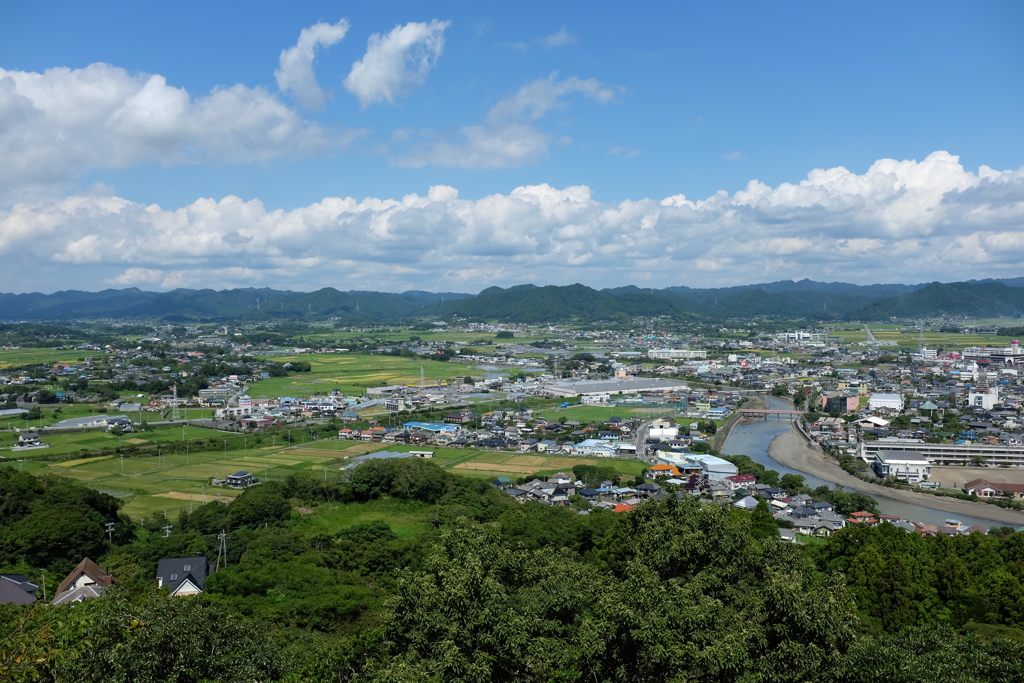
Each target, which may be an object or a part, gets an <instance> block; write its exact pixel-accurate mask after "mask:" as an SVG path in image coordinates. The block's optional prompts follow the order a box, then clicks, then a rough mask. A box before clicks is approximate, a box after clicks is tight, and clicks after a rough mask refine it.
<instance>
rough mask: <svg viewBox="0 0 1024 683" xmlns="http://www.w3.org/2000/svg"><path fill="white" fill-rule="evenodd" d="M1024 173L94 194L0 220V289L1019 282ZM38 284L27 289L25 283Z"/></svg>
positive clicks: (913, 164)
mask: <svg viewBox="0 0 1024 683" xmlns="http://www.w3.org/2000/svg"><path fill="white" fill-rule="evenodd" d="M1022 223H1024V168H1022V169H1018V170H1016V171H996V170H993V169H990V168H988V167H985V166H983V167H981V169H979V170H978V171H977V172H971V171H968V170H966V169H964V168H963V166H962V165H961V164H960V162H959V159H958V158H957V157H955V156H953V155H950V154H948V153H946V152H935V153H933V154H931V155H929V156H928V157H927V158H925V159H923V160H921V161H894V160H891V159H883V160H879V161H877V162H876V163H874V164H872V166H871V167H870V168H869V169H868V170H867V171H865V172H864V173H861V174H857V173H853V172H851V171H849V170H847V169H845V168H842V167H838V168H832V169H816V170H814V171H811V172H810V173H809V174H808V176H807V178H806V179H804V180H802V181H799V182H797V183H782V184H780V185H778V186H777V187H770V186H767V185H765V184H763V183H759V182H757V181H751V182H750V183H749V184H748V185H747V187H746V188H744V189H743V190H741V191H739V192H736V193H734V194H731V195H730V194H727V193H725V192H719V193H716V194H714V195H712V196H710V197H707V198H706V199H700V200H691V199H687V198H686V197H685V196H683V195H675V196H672V197H667V198H664V199H661V200H656V199H636V200H625V201H621V202H617V203H607V202H601V201H597V200H595V199H594V198H593V196H592V194H591V192H590V190H589V188H587V187H585V186H575V187H566V188H562V189H559V188H555V187H551V186H548V185H533V186H525V187H518V188H515V189H514V190H512V191H511V192H509V193H507V194H494V195H490V196H487V197H483V198H480V199H477V200H471V199H464V198H461V197H460V196H459V193H458V191H457V190H456V189H455V188H452V187H448V186H436V187H433V188H430V191H429V192H428V193H427V194H426V196H419V195H416V194H411V195H407V196H405V197H402V198H401V199H376V198H367V199H362V200H356V199H353V198H350V197H349V198H336V197H328V198H325V199H323V200H322V201H320V202H317V203H315V204H312V205H309V206H305V207H301V208H298V209H295V210H292V211H282V210H277V209H270V208H268V207H266V206H264V205H263V204H262V203H261V202H259V201H256V200H250V201H244V200H242V199H239V198H238V197H225V198H223V199H221V200H213V199H200V200H197V201H195V202H193V203H192V204H190V205H188V206H184V207H181V208H178V209H163V208H161V207H158V206H155V205H150V206H146V205H142V204H137V203H134V202H130V201H128V200H125V199H122V198H119V197H110V196H102V195H89V196H75V197H67V198H65V199H63V200H61V201H58V202H49V203H40V204H34V205H29V204H22V205H17V206H15V207H13V208H12V209H10V210H9V211H6V212H4V211H0V259H2V261H3V262H4V263H5V272H4V275H5V280H4V281H5V282H6V283H9V284H6V285H5V286H6V287H12V286H18V283H32V282H34V283H35V284H21V285H20V286H21V287H23V288H24V289H42V288H43V286H42V285H41V284H40V283H39V280H38V278H39V277H42V275H41V274H44V273H45V274H47V275H46V277H48V278H50V280H49V281H48V289H49V290H53V289H59V288H68V287H74V288H91V289H97V288H100V287H102V286H106V285H108V284H114V285H121V286H126V285H139V286H148V287H158V288H168V287H174V286H192V287H195V286H209V287H227V286H248V285H259V286H274V287H280V288H292V289H313V288H317V287H321V286H326V285H331V286H335V287H339V288H343V289H346V288H359V289H380V290H391V291H395V290H402V289H407V288H420V289H435V290H440V289H447V288H457V289H460V290H462V291H474V290H478V289H481V288H483V287H486V286H489V285H494V284H498V285H509V284H515V283H521V282H536V283H556V284H568V283H571V282H576V281H579V282H583V283H585V284H590V285H591V286H596V287H604V286H614V285H620V284H626V283H629V282H631V281H636V280H637V275H636V274H637V273H644V274H645V277H646V280H645V282H647V283H648V286H658V287H664V286H668V285H674V284H687V285H691V286H716V285H731V284H743V283H752V282H757V281H771V280H780V279H790V278H802V277H811V278H814V279H828V280H847V281H854V282H862V283H867V282H921V281H928V280H943V281H951V280H956V279H969V278H974V277H1000V276H1003V275H1005V276H1018V275H1019V274H1020V273H1019V269H1020V265H1019V264H1020V262H1021V261H1022V260H1024V233H1022V232H1021V229H1020V225H1021V224H1022ZM33 278H35V279H33Z"/></svg>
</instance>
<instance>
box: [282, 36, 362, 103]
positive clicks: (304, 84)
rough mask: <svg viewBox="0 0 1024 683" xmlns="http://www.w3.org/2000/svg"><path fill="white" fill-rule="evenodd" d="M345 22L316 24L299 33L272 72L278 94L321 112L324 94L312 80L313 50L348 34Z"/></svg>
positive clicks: (313, 78)
mask: <svg viewBox="0 0 1024 683" xmlns="http://www.w3.org/2000/svg"><path fill="white" fill-rule="evenodd" d="M348 28H349V24H348V20H347V19H342V20H341V21H339V22H338V23H337V24H325V23H322V22H321V23H318V24H313V25H312V26H308V27H306V28H304V29H302V31H301V32H300V33H299V42H297V43H296V44H295V45H294V46H293V47H290V48H288V49H286V50H281V57H280V60H279V63H280V66H279V67H278V69H277V70H276V71H275V72H274V77H275V78H277V87H278V88H280V89H281V92H290V93H292V94H293V95H294V96H295V99H297V100H298V101H299V102H300V103H301V104H302V106H303V107H306V108H307V109H314V110H317V111H319V110H321V109H323V108H324V101H325V100H326V98H327V93H325V92H324V90H323V89H322V88H321V87H320V84H319V83H317V81H316V74H315V73H313V60H314V58H315V57H316V51H317V48H321V47H330V46H331V45H334V44H336V43H338V42H340V41H341V40H342V38H344V37H345V34H346V33H348Z"/></svg>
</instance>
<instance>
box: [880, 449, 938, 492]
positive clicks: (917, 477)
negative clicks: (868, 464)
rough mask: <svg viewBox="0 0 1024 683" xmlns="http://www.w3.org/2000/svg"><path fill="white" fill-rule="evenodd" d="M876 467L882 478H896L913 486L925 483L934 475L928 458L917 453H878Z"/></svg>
mask: <svg viewBox="0 0 1024 683" xmlns="http://www.w3.org/2000/svg"><path fill="white" fill-rule="evenodd" d="M874 467H875V473H876V474H878V476H880V477H894V478H896V479H902V480H903V481H905V482H909V483H911V484H917V483H918V482H921V481H924V480H925V479H927V478H928V477H929V476H930V475H931V473H932V465H931V463H930V462H928V458H926V457H924V455H922V454H921V453H918V452H917V451H899V452H896V451H878V452H877V453H876V454H875V463H874Z"/></svg>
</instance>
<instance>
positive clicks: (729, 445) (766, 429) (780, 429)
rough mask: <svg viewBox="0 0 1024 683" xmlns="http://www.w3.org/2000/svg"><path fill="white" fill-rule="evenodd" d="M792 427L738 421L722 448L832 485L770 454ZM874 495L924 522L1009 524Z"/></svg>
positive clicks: (780, 406)
mask: <svg viewBox="0 0 1024 683" xmlns="http://www.w3.org/2000/svg"><path fill="white" fill-rule="evenodd" d="M761 398H763V399H765V400H767V401H768V403H769V406H770V409H771V410H792V409H793V408H792V406H791V405H789V404H788V403H786V402H785V401H782V400H780V399H778V398H775V397H773V396H764V397H761ZM792 428H793V425H792V423H791V422H789V421H788V420H775V419H773V418H769V419H767V420H761V421H759V422H755V423H754V424H750V425H740V424H738V425H736V426H735V427H733V429H732V432H731V433H730V434H729V438H728V440H726V442H725V446H724V447H723V449H722V452H723V453H725V454H726V455H746V456H748V457H749V458H750V459H751V460H753V461H754V462H756V463H759V464H761V465H764V466H765V468H767V469H770V470H775V471H776V472H778V473H779V474H780V475H782V474H799V475H800V476H801V477H803V478H804V481H805V482H806V483H807V485H808V486H810V487H811V488H816V487H818V486H822V485H825V486H828V487H830V488H831V487H833V486H835V484H834V483H833V482H829V481H824V480H822V479H819V478H817V477H814V476H811V475H809V474H807V473H805V472H800V471H798V470H794V469H792V468H789V467H785V466H783V465H780V464H779V463H778V462H776V461H775V460H773V459H772V457H771V456H770V455H768V445H769V444H770V443H771V442H772V439H774V438H775V437H776V436H778V435H779V434H783V433H785V432H787V431H789V430H790V429H792ZM844 488H845V489H846V490H847V491H852V490H853V489H850V488H847V487H844ZM865 495H871V494H865ZM871 497H872V498H874V499H875V500H876V501H877V502H878V509H879V510H880V511H881V512H882V514H886V515H898V516H899V517H902V518H903V519H908V520H914V521H916V522H923V523H925V524H935V525H936V526H942V525H944V524H945V523H946V520H947V519H958V520H960V521H961V522H963V523H964V525H965V526H972V525H974V524H979V525H981V526H984V527H992V526H1007V524H1006V523H1005V522H996V521H993V520H991V519H984V518H982V517H972V516H970V515H962V514H957V513H952V512H945V511H943V510H936V509H934V508H930V507H926V506H924V505H914V504H911V503H904V502H902V501H898V500H892V499H891V498H885V497H883V496H874V495H871Z"/></svg>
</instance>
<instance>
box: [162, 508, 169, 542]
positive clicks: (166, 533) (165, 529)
mask: <svg viewBox="0 0 1024 683" xmlns="http://www.w3.org/2000/svg"><path fill="white" fill-rule="evenodd" d="M164 514H165V515H166V511H165V513H164ZM163 530H164V538H169V537H170V535H171V525H170V524H168V525H167V526H165V527H163Z"/></svg>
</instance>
